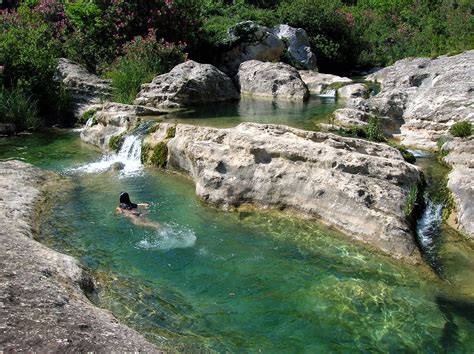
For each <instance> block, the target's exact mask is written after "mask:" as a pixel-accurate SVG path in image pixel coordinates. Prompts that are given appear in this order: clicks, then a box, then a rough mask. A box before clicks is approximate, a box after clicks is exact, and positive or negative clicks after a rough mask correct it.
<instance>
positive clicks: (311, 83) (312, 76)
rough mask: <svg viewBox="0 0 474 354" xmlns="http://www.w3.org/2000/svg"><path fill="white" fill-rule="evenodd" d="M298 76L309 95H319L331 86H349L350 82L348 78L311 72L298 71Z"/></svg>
mask: <svg viewBox="0 0 474 354" xmlns="http://www.w3.org/2000/svg"><path fill="white" fill-rule="evenodd" d="M299 74H300V76H301V79H302V80H303V81H304V83H305V84H306V86H308V90H309V92H310V93H311V94H314V95H320V94H322V93H324V90H326V88H327V87H328V86H329V85H331V84H336V83H337V84H349V83H351V82H352V80H351V79H349V78H348V77H341V76H337V75H332V74H322V73H318V72H316V71H312V70H300V71H299Z"/></svg>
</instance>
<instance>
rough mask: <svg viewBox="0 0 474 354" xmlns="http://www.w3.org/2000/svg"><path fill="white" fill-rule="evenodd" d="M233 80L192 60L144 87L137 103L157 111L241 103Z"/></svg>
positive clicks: (212, 67)
mask: <svg viewBox="0 0 474 354" xmlns="http://www.w3.org/2000/svg"><path fill="white" fill-rule="evenodd" d="M239 98H240V95H239V93H238V91H237V88H236V87H235V85H234V83H233V82H232V80H231V79H230V78H229V77H228V76H227V75H226V74H224V73H223V72H222V71H220V70H219V69H217V68H216V67H215V66H213V65H210V64H200V63H197V62H195V61H192V60H189V61H187V62H185V63H182V64H179V65H177V66H175V67H174V68H173V69H172V70H171V71H170V72H169V73H167V74H163V75H159V76H157V77H155V78H154V79H153V81H152V82H151V83H149V84H144V85H142V88H141V91H140V92H139V93H138V95H137V98H136V99H135V101H134V103H135V104H136V105H142V106H149V107H155V108H182V107H186V106H193V105H199V104H204V103H212V102H223V101H230V100H238V99H239Z"/></svg>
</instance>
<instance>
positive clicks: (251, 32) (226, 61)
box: [219, 21, 286, 76]
mask: <svg viewBox="0 0 474 354" xmlns="http://www.w3.org/2000/svg"><path fill="white" fill-rule="evenodd" d="M228 36H229V42H230V46H231V49H230V50H228V51H227V52H225V53H224V54H223V55H222V58H221V60H220V64H219V69H221V70H222V71H224V72H226V73H228V74H229V75H232V76H233V75H235V74H236V73H237V71H238V70H239V66H240V64H242V63H243V62H245V61H248V60H260V61H269V62H277V61H280V58H281V56H282V54H283V53H284V51H285V49H286V47H285V44H284V43H283V41H282V40H281V39H280V38H278V37H277V36H276V35H275V34H274V33H273V32H272V30H271V29H269V28H267V27H264V26H260V25H259V24H257V23H255V22H253V21H245V22H241V23H238V24H236V25H235V26H234V27H231V28H230V29H229V32H228Z"/></svg>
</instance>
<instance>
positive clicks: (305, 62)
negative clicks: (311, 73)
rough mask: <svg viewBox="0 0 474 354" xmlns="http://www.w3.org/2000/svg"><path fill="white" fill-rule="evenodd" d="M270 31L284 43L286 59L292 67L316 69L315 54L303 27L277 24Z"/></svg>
mask: <svg viewBox="0 0 474 354" xmlns="http://www.w3.org/2000/svg"><path fill="white" fill-rule="evenodd" d="M272 32H273V34H274V35H275V36H277V37H278V38H279V39H281V40H282V41H283V43H285V45H286V47H287V49H286V53H287V59H288V60H289V63H290V64H291V65H292V66H293V67H295V68H297V69H306V70H317V65H316V55H315V54H314V53H313V52H312V51H311V47H310V45H309V39H308V35H307V34H306V31H305V30H304V29H302V28H293V27H290V26H288V25H278V26H276V27H274V28H273V29H272Z"/></svg>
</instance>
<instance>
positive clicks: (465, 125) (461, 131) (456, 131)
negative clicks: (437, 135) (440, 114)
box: [449, 120, 472, 138]
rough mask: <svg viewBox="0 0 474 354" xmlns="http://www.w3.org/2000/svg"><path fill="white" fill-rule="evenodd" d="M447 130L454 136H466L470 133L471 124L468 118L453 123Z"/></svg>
mask: <svg viewBox="0 0 474 354" xmlns="http://www.w3.org/2000/svg"><path fill="white" fill-rule="evenodd" d="M449 132H450V133H451V134H453V136H455V137H458V138H467V137H469V136H471V135H472V124H471V122H470V121H468V120H465V121H462V122H457V123H454V124H453V125H452V126H451V128H450V129H449Z"/></svg>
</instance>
